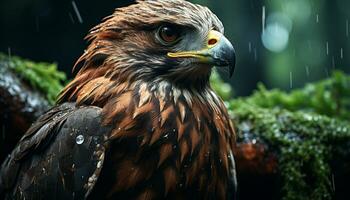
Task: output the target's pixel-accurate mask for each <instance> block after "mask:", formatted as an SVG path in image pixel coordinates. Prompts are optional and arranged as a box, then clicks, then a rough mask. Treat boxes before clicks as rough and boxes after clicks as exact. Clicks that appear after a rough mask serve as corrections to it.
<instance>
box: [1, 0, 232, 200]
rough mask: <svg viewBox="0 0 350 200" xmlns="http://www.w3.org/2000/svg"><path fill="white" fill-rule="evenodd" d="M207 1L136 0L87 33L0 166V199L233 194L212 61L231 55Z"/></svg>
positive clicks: (228, 142)
mask: <svg viewBox="0 0 350 200" xmlns="http://www.w3.org/2000/svg"><path fill="white" fill-rule="evenodd" d="M223 31H224V28H223V25H222V23H221V22H220V20H219V19H218V18H217V16H216V15H214V14H213V13H212V12H211V11H210V10H209V9H208V8H206V7H203V6H200V5H196V4H192V3H190V2H187V1H183V0H139V1H137V2H135V3H134V4H132V5H130V6H128V7H123V8H118V9H116V11H115V13H114V14H112V15H111V16H109V17H107V18H106V19H104V21H103V22H102V23H101V24H99V25H97V26H96V27H94V28H93V29H92V30H91V32H90V33H89V34H88V36H87V39H88V40H89V41H90V45H89V46H88V48H87V49H86V51H85V52H84V54H83V55H82V56H81V57H80V58H79V59H78V61H77V62H76V65H75V66H74V68H76V69H77V68H79V71H78V73H77V75H76V77H75V78H74V80H72V81H71V83H70V84H68V85H67V86H66V87H65V89H64V90H63V91H62V93H61V94H60V96H59V99H58V102H57V105H56V106H54V107H53V108H52V109H51V110H49V111H48V112H47V113H46V114H44V115H43V116H41V117H40V118H39V119H38V120H37V121H36V122H35V123H34V124H33V125H32V127H31V128H30V129H29V130H28V131H27V132H26V134H25V135H24V136H23V137H22V139H21V140H20V141H19V143H18V144H17V146H16V147H15V149H14V150H13V151H12V153H11V154H10V155H9V156H8V158H7V159H6V160H5V161H4V163H3V164H2V168H1V173H0V193H2V195H4V197H5V198H7V199H86V198H87V199H145V200H146V199H193V198H194V199H232V198H234V194H235V193H236V176H235V163H234V158H233V153H232V152H233V148H234V145H235V133H234V128H233V124H232V122H231V121H230V118H229V116H228V113H227V110H226V108H225V105H224V103H223V101H222V100H221V99H220V98H219V97H218V96H217V95H216V94H215V93H214V92H213V90H212V89H211V87H210V84H209V76H210V73H211V70H212V67H213V66H218V67H228V68H229V72H230V75H232V73H233V70H234V64H235V52H234V48H233V46H232V44H231V43H230V42H229V41H228V39H227V38H226V37H225V36H224V35H223Z"/></svg>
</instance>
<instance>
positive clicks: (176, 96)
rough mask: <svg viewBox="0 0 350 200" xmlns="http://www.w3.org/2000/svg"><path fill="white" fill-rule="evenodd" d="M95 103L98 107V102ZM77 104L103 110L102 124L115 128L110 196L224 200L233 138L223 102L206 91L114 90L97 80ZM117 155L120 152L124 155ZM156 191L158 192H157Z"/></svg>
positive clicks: (146, 87) (158, 87)
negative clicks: (194, 194) (193, 194)
mask: <svg viewBox="0 0 350 200" xmlns="http://www.w3.org/2000/svg"><path fill="white" fill-rule="evenodd" d="M96 100H98V101H96ZM77 102H78V103H84V102H90V103H92V104H95V105H99V104H100V105H103V106H102V107H103V113H104V124H105V125H109V126H112V127H114V128H113V131H112V132H111V135H110V138H111V140H113V141H116V142H117V143H118V145H116V146H115V147H112V151H113V152H115V154H114V155H115V157H114V159H115V160H118V161H116V163H114V164H113V165H114V167H115V169H116V173H115V180H116V182H115V184H114V187H113V188H112V189H111V190H110V195H112V196H113V195H114V194H117V193H118V192H122V191H126V190H130V189H132V188H137V187H141V185H153V186H152V188H153V189H152V188H148V187H145V188H143V189H142V190H141V191H143V192H141V193H140V194H139V195H145V194H144V192H146V193H147V195H156V194H153V192H154V188H157V186H155V185H157V184H161V185H159V188H162V191H163V195H164V196H167V195H171V193H175V191H179V190H182V189H184V190H185V188H193V189H195V190H197V191H200V192H201V193H203V195H204V196H205V194H207V195H209V194H210V193H213V192H214V193H215V195H216V197H220V198H224V197H225V196H226V190H227V187H228V186H227V185H228V182H229V181H230V180H229V179H230V177H232V176H233V174H232V173H233V169H234V162H233V157H232V149H233V146H234V142H235V135H234V130H233V126H232V124H231V121H230V119H229V117H228V115H227V112H226V109H225V107H224V105H223V103H222V101H221V100H220V99H219V98H218V97H217V96H216V94H214V93H213V92H212V91H211V90H210V89H209V88H207V89H205V90H204V91H202V92H200V93H199V92H196V91H190V90H181V89H178V88H175V87H173V86H172V85H171V84H169V83H167V82H161V83H159V84H155V85H148V84H146V83H141V82H139V83H135V84H133V85H123V84H119V85H114V83H113V82H110V81H106V80H102V79H101V80H95V82H94V81H91V82H89V83H88V84H87V85H85V86H84V88H82V89H81V90H80V92H79V94H78V95H77ZM119 152H123V153H122V154H121V153H119ZM158 190H159V189H158Z"/></svg>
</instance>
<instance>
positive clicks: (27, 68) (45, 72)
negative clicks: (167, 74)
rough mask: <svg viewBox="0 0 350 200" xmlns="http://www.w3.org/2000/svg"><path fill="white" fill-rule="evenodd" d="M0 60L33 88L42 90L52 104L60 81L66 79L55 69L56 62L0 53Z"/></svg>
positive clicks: (60, 86)
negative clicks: (51, 62) (32, 59)
mask: <svg viewBox="0 0 350 200" xmlns="http://www.w3.org/2000/svg"><path fill="white" fill-rule="evenodd" d="M0 62H5V63H8V64H7V65H8V66H9V67H10V69H11V70H13V71H14V72H15V73H17V74H18V75H19V76H20V77H21V78H22V79H23V80H25V81H27V82H28V83H29V84H30V86H32V87H33V88H34V89H37V90H39V91H40V92H42V93H43V94H44V95H45V96H46V98H47V100H48V101H49V102H50V103H52V104H53V103H54V102H55V100H56V97H57V94H58V93H59V92H60V91H61V89H62V88H63V85H62V82H64V81H65V80H66V76H65V74H64V73H63V72H60V71H58V70H57V65H56V64H50V63H44V62H38V63H36V62H32V61H29V60H25V59H22V58H20V57H17V56H11V57H9V56H7V55H4V54H0Z"/></svg>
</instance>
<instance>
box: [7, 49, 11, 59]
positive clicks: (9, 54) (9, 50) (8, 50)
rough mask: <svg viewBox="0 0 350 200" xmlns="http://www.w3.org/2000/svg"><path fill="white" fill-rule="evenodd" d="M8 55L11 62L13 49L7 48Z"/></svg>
mask: <svg viewBox="0 0 350 200" xmlns="http://www.w3.org/2000/svg"><path fill="white" fill-rule="evenodd" d="M7 54H8V56H9V60H11V56H12V53H11V47H7Z"/></svg>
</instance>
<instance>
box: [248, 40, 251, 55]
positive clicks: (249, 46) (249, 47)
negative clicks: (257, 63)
mask: <svg viewBox="0 0 350 200" xmlns="http://www.w3.org/2000/svg"><path fill="white" fill-rule="evenodd" d="M248 49H249V53H251V52H252V43H251V42H249V43H248Z"/></svg>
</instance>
